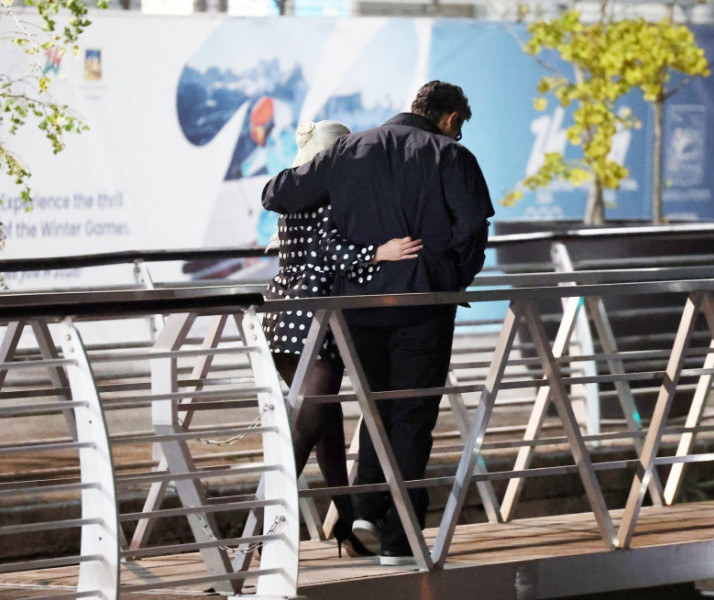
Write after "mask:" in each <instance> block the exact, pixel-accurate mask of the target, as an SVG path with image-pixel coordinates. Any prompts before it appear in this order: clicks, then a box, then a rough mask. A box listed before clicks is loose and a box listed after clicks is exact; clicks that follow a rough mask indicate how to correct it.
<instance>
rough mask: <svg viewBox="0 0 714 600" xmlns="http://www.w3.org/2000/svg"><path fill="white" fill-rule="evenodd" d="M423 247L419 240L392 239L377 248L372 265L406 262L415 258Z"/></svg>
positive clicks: (408, 238) (406, 238) (409, 238)
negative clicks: (395, 261) (386, 261)
mask: <svg viewBox="0 0 714 600" xmlns="http://www.w3.org/2000/svg"><path fill="white" fill-rule="evenodd" d="M423 247H424V246H423V245H422V243H421V240H413V239H412V238H411V237H409V236H407V237H403V238H394V239H391V240H389V241H388V242H386V243H385V244H382V245H381V246H379V248H377V252H375V254H374V258H373V259H372V263H378V262H381V261H383V260H407V259H412V258H416V257H417V256H418V254H417V253H418V252H419V250H421V249H422V248H423Z"/></svg>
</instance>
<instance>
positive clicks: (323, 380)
mask: <svg viewBox="0 0 714 600" xmlns="http://www.w3.org/2000/svg"><path fill="white" fill-rule="evenodd" d="M273 359H274V361H275V366H276V368H277V369H278V372H279V373H280V375H281V377H282V378H283V379H284V380H285V383H287V384H288V386H290V385H292V382H293V378H294V377H295V370H296V369H297V365H298V361H299V360H300V356H299V355H297V354H273ZM342 372H343V369H342V368H341V367H336V366H335V365H331V364H329V363H325V362H324V361H322V360H316V361H315V363H314V365H313V366H312V368H311V369H310V370H309V371H308V373H307V375H306V387H305V392H304V394H305V396H323V395H332V394H337V393H339V391H340V385H341V384H342ZM292 433H293V449H294V452H295V469H296V471H297V475H298V476H299V475H300V473H302V470H303V469H304V468H305V464H306V463H307V459H308V458H309V457H310V452H312V449H313V448H314V449H315V454H316V455H317V464H318V465H319V466H320V471H322V475H323V477H324V478H325V483H326V484H327V485H328V486H329V487H337V486H346V485H347V483H348V482H347V456H346V453H345V430H344V425H343V421H342V405H341V404H340V403H339V402H334V403H329V404H314V403H311V402H309V401H307V402H304V403H303V404H302V407H301V409H300V414H299V415H298V420H297V423H296V425H295V430H294V431H293V432H292ZM332 500H333V502H334V503H335V507H336V508H337V512H338V514H339V516H340V519H341V520H343V521H345V522H347V523H352V521H353V520H354V508H353V507H352V499H351V498H350V496H346V495H340V496H335V497H334V498H333V499H332Z"/></svg>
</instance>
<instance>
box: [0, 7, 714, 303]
mask: <svg viewBox="0 0 714 600" xmlns="http://www.w3.org/2000/svg"><path fill="white" fill-rule="evenodd" d="M92 18H93V23H92V25H91V26H90V27H89V28H88V29H87V31H86V32H85V34H84V35H83V36H82V38H81V40H80V54H79V57H77V58H74V57H72V56H64V57H60V56H56V55H52V54H48V55H47V57H46V66H45V71H46V73H47V74H49V75H50V76H51V77H52V79H53V83H52V88H53V93H54V95H55V97H56V99H57V100H58V101H60V102H63V103H66V104H68V105H69V106H70V107H72V108H73V109H74V110H75V111H76V112H78V113H79V114H80V115H82V116H83V118H84V119H85V120H86V121H87V123H88V124H89V126H90V130H89V131H87V132H85V133H83V134H81V135H79V136H69V138H68V140H67V141H68V144H67V148H66V150H65V151H64V152H62V153H60V154H58V155H53V154H52V151H51V148H50V146H49V144H48V143H47V142H46V141H45V140H44V139H43V138H42V135H41V132H39V131H36V130H35V129H34V128H33V127H31V126H30V127H26V128H25V130H24V131H23V132H22V133H21V134H20V135H19V136H17V137H16V138H12V137H11V138H10V139H9V140H7V139H6V140H5V141H6V142H8V141H9V142H11V144H12V147H13V149H14V150H15V151H16V152H17V153H18V154H19V155H20V156H21V157H22V158H23V159H24V160H26V161H27V162H28V164H29V165H30V166H31V168H32V171H33V176H32V179H31V185H32V190H33V195H34V209H33V210H32V211H31V212H25V210H24V206H23V203H22V201H21V200H20V199H19V198H18V197H17V193H18V190H17V189H16V188H15V187H14V186H13V185H12V182H10V181H8V180H6V179H0V193H2V195H3V202H2V205H0V220H2V222H3V223H4V228H5V234H6V237H7V243H6V247H5V249H4V250H3V251H2V253H1V254H0V256H1V257H2V258H20V257H46V256H60V255H73V254H88V253H94V252H97V253H100V252H109V251H122V250H137V249H139V250H141V249H147V250H149V249H178V248H180V249H192V248H206V247H251V246H263V245H265V243H266V242H267V240H268V239H269V238H270V235H271V234H272V233H273V231H274V230H275V223H276V216H275V215H272V214H269V213H267V212H265V211H264V210H263V209H262V207H261V204H260V194H261V190H262V188H263V186H264V184H265V182H266V181H267V179H268V178H269V177H271V176H272V175H274V174H276V173H277V172H278V171H279V170H280V169H283V168H285V167H288V166H290V164H291V163H292V160H293V157H294V155H295V152H296V146H295V141H294V135H295V129H296V127H297V125H298V123H300V122H302V121H308V120H319V119H334V120H337V121H342V122H344V123H345V124H346V125H348V126H349V127H350V128H351V129H353V130H361V129H365V128H368V127H374V126H377V125H379V124H381V123H383V122H384V121H385V120H387V119H388V118H390V117H391V116H393V115H394V114H395V113H397V112H400V111H406V110H409V107H410V104H411V100H412V99H413V97H414V95H415V93H416V91H417V89H418V88H419V87H420V86H421V85H422V84H423V83H425V82H426V81H429V80H431V79H442V80H445V81H449V82H452V83H455V84H458V85H461V86H462V87H463V88H464V90H465V92H466V94H467V96H468V97H469V100H470V104H471V108H472V110H473V118H472V119H471V121H470V122H469V123H467V124H466V125H465V127H464V129H463V140H462V143H463V144H465V145H466V146H467V147H468V148H469V149H471V150H472V151H473V153H474V154H475V155H476V157H477V158H478V160H479V162H480V164H481V167H482V169H483V171H484V174H485V176H486V179H487V182H488V184H489V187H490V190H491V193H492V196H493V197H494V204H495V206H496V210H497V215H496V219H497V220H498V219H502V220H509V219H517V218H528V219H550V218H573V219H579V218H581V217H582V214H583V210H584V205H585V197H586V192H585V191H584V190H583V189H572V188H571V187H569V186H568V185H564V184H554V185H553V186H552V187H550V188H548V189H545V190H541V191H538V192H534V193H530V194H528V195H527V196H526V198H524V200H522V201H521V202H519V203H518V204H517V205H516V206H515V207H512V208H506V207H503V206H500V205H498V203H497V200H498V199H499V198H501V197H503V196H504V195H505V194H506V193H507V192H508V191H509V190H510V189H512V188H513V186H514V185H515V184H516V183H517V182H518V181H519V180H521V179H522V178H523V177H524V176H525V175H526V174H527V173H531V172H533V171H534V170H535V169H536V168H537V167H538V165H539V164H540V161H541V160H542V158H543V154H544V152H546V151H550V150H564V149H566V145H565V136H564V129H565V128H566V127H567V124H568V118H569V115H568V113H567V111H564V110H563V109H562V108H560V107H559V106H557V103H556V102H555V101H554V100H552V101H551V102H550V103H549V106H548V108H547V110H545V111H544V112H538V111H536V110H535V109H534V107H533V98H534V96H535V95H536V86H537V83H538V80H539V79H540V77H542V76H543V75H544V74H546V73H547V70H546V69H545V67H544V66H542V65H541V64H539V63H538V62H536V61H535V60H534V58H533V57H531V56H529V55H527V54H525V53H524V52H523V51H522V49H521V47H520V41H522V40H524V39H525V38H526V34H525V30H524V28H523V26H520V25H514V24H507V23H494V22H479V21H473V20H461V19H407V18H404V19H395V18H310V19H307V18H304V19H296V18H286V17H275V18H261V19H241V18H230V17H225V16H220V15H194V16H187V17H165V16H162V17H156V16H154V17H152V16H147V15H141V14H122V13H93V17H92ZM6 21H7V20H4V21H2V22H0V30H2V29H3V28H5V29H7V28H11V27H12V24H11V23H8V22H6ZM696 35H697V39H698V40H699V42H700V43H701V44H702V45H703V46H704V47H705V49H706V51H707V53H708V55H709V56H712V55H714V48H713V46H714V39H713V38H714V33H713V32H712V30H711V29H709V28H697V29H696ZM5 48H9V46H8V45H7V44H6V45H5ZM25 60H26V59H25V57H24V54H23V53H22V52H21V51H20V50H17V51H8V52H6V51H5V50H4V51H3V54H2V56H0V69H1V70H2V72H3V73H7V74H10V75H12V74H18V73H23V69H25V68H26V66H25V65H26V63H25ZM554 66H555V67H556V68H559V69H567V68H568V66H567V65H563V64H558V63H557V62H555V63H554ZM625 106H627V107H629V108H630V109H632V110H633V112H635V114H637V115H638V116H639V118H640V119H641V121H642V122H643V127H642V128H641V129H639V130H631V131H624V132H620V134H618V137H617V141H616V145H615V148H614V149H613V153H614V154H615V155H616V156H617V157H618V158H619V159H621V160H622V161H623V162H624V164H625V166H627V168H628V169H629V172H630V174H629V176H628V178H627V179H626V180H625V181H624V182H623V185H622V188H621V189H620V190H618V191H616V192H612V193H609V196H608V201H609V204H608V208H607V217H608V218H612V219H615V218H649V214H648V211H649V197H650V195H651V182H650V178H651V163H652V150H651V148H652V116H651V108H650V107H649V106H648V105H647V104H646V103H645V102H644V101H643V100H642V99H641V97H639V96H637V95H635V94H631V95H630V96H628V97H627V98H625V100H624V101H623V107H625ZM713 111H714V79H712V78H711V77H710V78H708V79H705V80H695V81H692V82H689V83H688V84H687V85H685V86H683V87H682V89H681V90H679V92H678V93H677V94H676V95H674V96H673V97H672V98H671V99H670V100H669V101H668V104H667V109H666V118H665V133H666V140H665V169H666V173H665V178H666V182H667V187H666V190H665V194H664V200H665V205H664V210H665V214H666V215H668V216H670V217H673V218H687V219H712V218H713V217H714V205H713V203H712V191H713V190H714V171H712V170H711V169H707V168H706V162H707V161H706V159H707V157H709V156H711V154H712V148H711V147H709V146H711V144H712V140H714V130H713V128H714V116H713V114H714V113H713ZM572 151H573V150H572V149H568V152H572ZM274 268H275V264H274V262H273V261H271V260H265V259H246V260H238V261H235V260H234V261H215V262H211V261H190V262H187V263H184V264H157V265H152V274H153V276H154V277H155V278H156V279H158V280H163V281H176V280H191V279H193V280H200V279H205V278H210V277H219V276H220V277H223V276H229V277H233V278H236V279H240V278H245V277H251V278H253V277H255V276H263V275H265V276H268V275H270V273H271V270H274ZM5 279H6V283H7V285H8V286H9V287H10V288H11V289H23V288H27V287H32V288H37V287H66V286H70V285H71V286H74V285H106V284H109V283H128V282H130V281H131V280H132V275H131V268H130V266H126V267H124V266H114V267H106V268H102V269H82V270H77V271H54V270H50V271H46V272H41V273H33V274H13V273H8V274H6V275H5Z"/></svg>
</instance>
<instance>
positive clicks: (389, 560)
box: [379, 554, 416, 567]
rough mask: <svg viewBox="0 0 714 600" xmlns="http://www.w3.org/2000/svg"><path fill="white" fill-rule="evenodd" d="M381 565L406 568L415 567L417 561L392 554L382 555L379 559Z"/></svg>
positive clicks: (409, 556)
mask: <svg viewBox="0 0 714 600" xmlns="http://www.w3.org/2000/svg"><path fill="white" fill-rule="evenodd" d="M379 564H380V565H382V566H383V567H405V566H408V565H415V564H416V559H415V558H414V557H413V556H411V555H407V556H393V555H391V554H382V555H381V556H380V557H379Z"/></svg>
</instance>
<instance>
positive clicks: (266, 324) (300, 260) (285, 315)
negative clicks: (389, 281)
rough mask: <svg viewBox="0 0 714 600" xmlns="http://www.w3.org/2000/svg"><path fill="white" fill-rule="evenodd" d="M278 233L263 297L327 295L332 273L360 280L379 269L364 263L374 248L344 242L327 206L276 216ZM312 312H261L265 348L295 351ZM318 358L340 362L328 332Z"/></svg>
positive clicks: (366, 280) (307, 327)
mask: <svg viewBox="0 0 714 600" xmlns="http://www.w3.org/2000/svg"><path fill="white" fill-rule="evenodd" d="M278 237H279V239H280V249H279V251H278V257H279V261H280V264H279V267H278V274H277V275H276V276H275V277H274V278H273V280H272V281H271V282H270V285H269V286H268V290H267V293H266V297H267V298H269V299H286V300H287V299H290V298H316V297H322V296H329V295H330V291H331V289H332V283H333V281H334V278H335V275H336V274H337V273H339V274H340V275H341V276H346V277H348V278H349V279H350V280H353V281H357V282H359V283H366V282H368V281H369V280H371V279H372V277H373V276H374V275H375V274H376V273H377V272H378V271H379V265H372V264H369V263H371V261H372V259H373V257H374V252H375V250H376V248H375V247H374V246H363V245H361V244H355V243H352V242H348V241H345V240H344V239H343V238H342V237H341V236H340V235H339V233H338V232H337V230H336V229H334V227H333V226H332V220H331V218H330V207H329V205H326V206H321V207H319V208H316V209H315V210H313V211H308V212H302V213H294V214H290V215H283V216H281V217H280V221H279V223H278ZM313 316H314V313H313V311H306V310H287V311H281V312H274V313H266V314H265V316H264V318H263V331H264V332H265V337H266V338H267V340H268V344H269V345H270V349H271V351H273V352H277V353H288V354H300V353H301V352H302V349H303V346H304V345H305V339H306V337H307V332H308V331H309V329H310V325H311V324H312V318H313ZM319 357H320V358H321V359H322V360H327V361H331V362H338V361H340V357H339V353H338V351H337V345H336V344H335V340H334V338H333V337H332V334H331V333H330V332H329V331H328V333H327V335H326V336H325V340H324V343H323V345H322V348H321V349H320V354H319Z"/></svg>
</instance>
